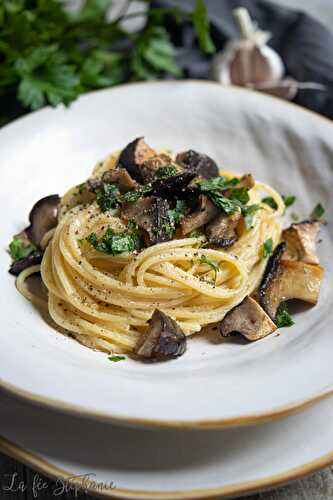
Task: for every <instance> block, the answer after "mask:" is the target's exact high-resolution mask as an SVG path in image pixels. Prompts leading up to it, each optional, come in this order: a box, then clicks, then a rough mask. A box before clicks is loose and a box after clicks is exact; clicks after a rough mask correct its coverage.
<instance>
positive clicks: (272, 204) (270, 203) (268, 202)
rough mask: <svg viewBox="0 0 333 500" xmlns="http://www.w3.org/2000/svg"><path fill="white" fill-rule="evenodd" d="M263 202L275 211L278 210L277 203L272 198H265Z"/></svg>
mask: <svg viewBox="0 0 333 500" xmlns="http://www.w3.org/2000/svg"><path fill="white" fill-rule="evenodd" d="M261 202H262V203H265V204H266V205H268V206H269V207H271V208H273V210H276V209H277V207H278V206H277V203H276V201H275V200H274V198H272V197H271V196H266V198H263V199H262V200H261Z"/></svg>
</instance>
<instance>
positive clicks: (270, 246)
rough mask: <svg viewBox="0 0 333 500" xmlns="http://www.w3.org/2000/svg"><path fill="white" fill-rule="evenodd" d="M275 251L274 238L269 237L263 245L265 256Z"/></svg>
mask: <svg viewBox="0 0 333 500" xmlns="http://www.w3.org/2000/svg"><path fill="white" fill-rule="evenodd" d="M272 252H273V240H272V238H268V240H266V241H264V243H263V245H262V255H263V257H264V258H266V257H268V256H269V255H271V253H272Z"/></svg>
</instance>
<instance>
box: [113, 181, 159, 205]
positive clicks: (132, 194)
mask: <svg viewBox="0 0 333 500" xmlns="http://www.w3.org/2000/svg"><path fill="white" fill-rule="evenodd" d="M151 189H152V187H151V184H145V185H144V186H141V187H140V188H139V189H137V190H136V191H127V193H124V194H122V195H121V196H120V197H119V201H120V203H133V202H135V201H138V200H139V199H140V198H142V197H143V196H145V195H146V194H149V193H150V191H151Z"/></svg>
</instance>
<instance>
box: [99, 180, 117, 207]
mask: <svg viewBox="0 0 333 500" xmlns="http://www.w3.org/2000/svg"><path fill="white" fill-rule="evenodd" d="M118 195H119V190H118V188H117V186H116V185H115V184H103V186H102V187H101V188H100V189H97V190H96V202H97V205H98V206H99V208H100V209H101V210H102V212H107V211H108V210H111V209H112V208H116V207H117V205H118Z"/></svg>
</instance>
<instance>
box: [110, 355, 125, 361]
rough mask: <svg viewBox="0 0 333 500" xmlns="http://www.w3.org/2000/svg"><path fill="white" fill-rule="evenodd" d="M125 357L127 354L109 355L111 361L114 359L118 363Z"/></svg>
mask: <svg viewBox="0 0 333 500" xmlns="http://www.w3.org/2000/svg"><path fill="white" fill-rule="evenodd" d="M125 359H126V358H125V356H109V357H108V360H109V361H114V362H115V363H117V362H118V361H124V360H125Z"/></svg>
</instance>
